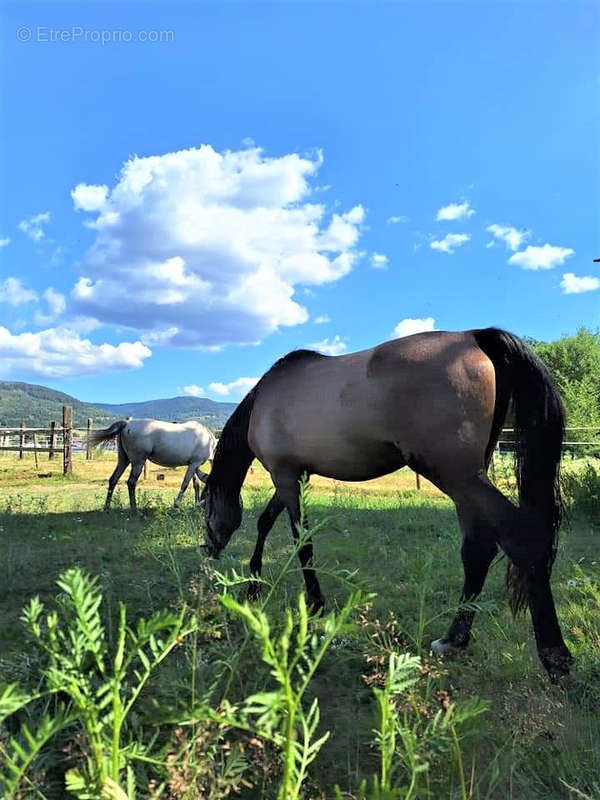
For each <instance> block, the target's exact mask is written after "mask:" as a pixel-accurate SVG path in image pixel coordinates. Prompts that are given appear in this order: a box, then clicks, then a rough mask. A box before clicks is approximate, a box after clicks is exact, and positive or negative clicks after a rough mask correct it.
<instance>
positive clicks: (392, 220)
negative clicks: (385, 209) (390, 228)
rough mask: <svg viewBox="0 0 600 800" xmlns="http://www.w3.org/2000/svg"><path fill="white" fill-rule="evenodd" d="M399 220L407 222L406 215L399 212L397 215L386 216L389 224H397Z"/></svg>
mask: <svg viewBox="0 0 600 800" xmlns="http://www.w3.org/2000/svg"><path fill="white" fill-rule="evenodd" d="M400 222H408V217H405V216H403V215H401V214H400V215H399V216H397V217H388V224H389V225H398V224H399V223H400Z"/></svg>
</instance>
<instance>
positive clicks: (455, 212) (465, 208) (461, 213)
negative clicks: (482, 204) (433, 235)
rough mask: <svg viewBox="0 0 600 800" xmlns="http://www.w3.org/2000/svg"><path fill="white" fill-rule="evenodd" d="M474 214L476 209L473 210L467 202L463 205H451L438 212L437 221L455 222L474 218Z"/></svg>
mask: <svg viewBox="0 0 600 800" xmlns="http://www.w3.org/2000/svg"><path fill="white" fill-rule="evenodd" d="M474 213H475V211H474V209H472V208H471V206H470V205H469V203H468V202H467V201H466V200H465V201H464V202H462V203H450V204H449V205H447V206H443V207H442V208H440V209H439V211H438V212H437V215H436V218H435V219H436V221H437V222H441V221H449V222H453V221H455V220H457V219H467V218H468V217H472V216H473V214H474Z"/></svg>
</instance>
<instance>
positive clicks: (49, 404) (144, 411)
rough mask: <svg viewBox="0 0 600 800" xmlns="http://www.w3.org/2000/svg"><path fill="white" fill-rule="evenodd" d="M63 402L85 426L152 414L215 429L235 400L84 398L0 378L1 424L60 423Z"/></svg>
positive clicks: (76, 421) (75, 422)
mask: <svg viewBox="0 0 600 800" xmlns="http://www.w3.org/2000/svg"><path fill="white" fill-rule="evenodd" d="M63 405H70V406H72V408H73V425H74V427H76V428H85V426H86V425H87V420H88V418H90V417H91V418H92V419H93V424H94V428H101V427H103V426H106V425H109V424H110V423H111V422H114V420H116V419H124V418H126V417H137V418H140V417H149V418H151V419H164V420H167V421H169V422H183V421H185V420H188V419H195V420H198V422H202V423H203V424H204V425H206V426H207V427H209V428H211V429H212V430H219V429H221V428H222V427H223V425H224V424H225V423H226V422H227V420H228V419H229V416H230V415H231V413H232V412H233V410H234V408H235V407H236V404H235V403H218V402H215V401H214V400H208V399H207V398H205V397H171V398H168V399H162V400H147V401H145V402H141V403H116V404H115V403H94V402H83V401H81V400H78V399H77V398H76V397H71V395H68V394H65V393H64V392H58V391H56V390H55V389H49V388H48V387H46V386H38V385H37V384H33V383H21V382H17V381H14V382H13V381H0V427H9V426H17V425H20V423H21V420H22V421H23V424H24V425H25V427H37V426H40V427H45V426H46V425H48V424H49V423H50V422H51V421H52V420H55V421H56V422H57V423H58V424H59V425H60V423H61V420H62V407H63Z"/></svg>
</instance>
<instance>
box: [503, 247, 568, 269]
mask: <svg viewBox="0 0 600 800" xmlns="http://www.w3.org/2000/svg"><path fill="white" fill-rule="evenodd" d="M574 253H575V251H574V250H571V248H570V247H555V246H554V245H551V244H545V245H543V246H542V247H535V246H533V245H528V246H527V247H526V248H525V250H521V252H519V253H515V254H514V255H512V256H511V257H510V258H509V259H508V263H509V264H516V265H517V266H518V267H523V269H554V267H559V266H560V265H561V264H564V262H565V261H566V260H567V258H569V257H570V256H572V255H573V254H574Z"/></svg>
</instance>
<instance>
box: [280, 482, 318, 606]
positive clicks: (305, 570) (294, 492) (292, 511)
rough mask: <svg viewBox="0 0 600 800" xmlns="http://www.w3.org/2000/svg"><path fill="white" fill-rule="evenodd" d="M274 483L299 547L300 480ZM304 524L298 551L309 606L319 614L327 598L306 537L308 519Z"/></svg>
mask: <svg viewBox="0 0 600 800" xmlns="http://www.w3.org/2000/svg"><path fill="white" fill-rule="evenodd" d="M274 482H275V485H276V487H277V494H278V496H279V497H280V499H281V500H282V502H283V503H284V505H285V507H286V508H287V510H288V515H289V518H290V526H291V529H292V536H293V537H294V542H295V543H296V545H298V543H299V541H300V532H299V527H300V520H301V514H300V487H299V479H298V480H293V481H290V480H289V479H287V480H285V481H282V482H280V481H277V480H275V478H274ZM303 522H304V528H305V530H304V535H303V538H302V544H301V545H300V547H299V549H298V558H299V559H300V565H301V567H302V575H303V576H304V583H305V585H306V597H307V599H308V604H309V605H310V606H311V607H312V610H313V612H315V613H317V612H320V611H322V609H323V607H324V605H325V598H324V597H323V594H322V592H321V586H320V584H319V579H318V578H317V575H316V573H315V570H314V566H313V563H314V561H313V544H312V539H311V538H310V537H308V538H307V537H306V530H307V529H308V525H307V522H306V518H305V519H304V520H303Z"/></svg>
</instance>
